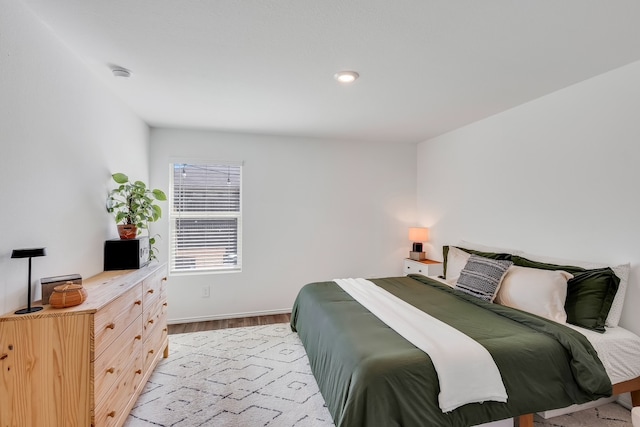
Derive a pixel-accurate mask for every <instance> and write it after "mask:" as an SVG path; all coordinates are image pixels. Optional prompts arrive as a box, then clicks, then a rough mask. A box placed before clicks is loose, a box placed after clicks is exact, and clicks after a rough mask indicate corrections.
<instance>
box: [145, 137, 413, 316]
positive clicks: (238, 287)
mask: <svg viewBox="0 0 640 427" xmlns="http://www.w3.org/2000/svg"><path fill="white" fill-rule="evenodd" d="M415 150H416V146H415V145H404V144H371V143H361V142H350V141H326V140H319V139H310V138H291V137H275V136H259V135H249V134H244V135H243V134H231V133H219V132H207V131H201V132H198V131H181V130H170V129H152V131H151V148H150V151H151V164H150V174H151V182H152V185H153V186H154V187H159V188H163V189H168V185H169V163H170V161H171V159H172V158H178V159H179V158H187V159H189V158H196V159H202V160H210V161H216V160H227V161H243V162H244V168H243V183H242V186H243V187H242V190H243V195H242V201H243V241H242V257H243V271H242V273H228V274H208V275H198V276H193V275H190V276H172V277H170V280H169V287H168V288H169V301H170V304H169V305H170V306H169V319H170V322H174V323H175V322H184V321H187V320H203V319H214V318H224V317H231V316H236V315H238V316H239V315H247V314H260V313H277V312H285V311H289V310H290V309H291V306H292V304H293V301H294V299H295V296H296V295H297V293H298V290H299V289H300V288H301V287H302V286H303V285H305V284H306V283H309V282H312V281H324V280H331V279H333V278H338V277H362V276H364V277H374V276H389V275H401V273H402V258H403V257H406V256H407V254H408V251H409V249H410V242H408V237H407V234H408V227H409V226H411V225H414V221H415V219H416V217H415V213H416V210H415V208H416V199H415V191H416V165H415ZM166 207H167V209H165V211H168V206H166ZM167 219H168V214H166V215H164V218H163V220H162V221H161V222H159V223H156V224H153V228H152V232H159V233H160V234H162V236H163V239H162V240H161V244H162V246H161V247H160V253H161V256H160V257H161V259H166V257H167V250H168V249H167V247H168V222H167ZM202 286H211V297H210V298H202V297H201V289H202Z"/></svg>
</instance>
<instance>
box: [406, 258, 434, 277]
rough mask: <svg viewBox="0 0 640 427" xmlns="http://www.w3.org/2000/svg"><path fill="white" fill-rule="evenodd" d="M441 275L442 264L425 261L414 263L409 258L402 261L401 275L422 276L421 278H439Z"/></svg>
mask: <svg viewBox="0 0 640 427" xmlns="http://www.w3.org/2000/svg"><path fill="white" fill-rule="evenodd" d="M442 273H443V269H442V262H440V261H432V260H430V259H425V260H422V261H415V260H412V259H409V258H405V260H404V268H403V273H402V274H403V275H405V276H406V275H407V274H422V275H423V276H441V275H442Z"/></svg>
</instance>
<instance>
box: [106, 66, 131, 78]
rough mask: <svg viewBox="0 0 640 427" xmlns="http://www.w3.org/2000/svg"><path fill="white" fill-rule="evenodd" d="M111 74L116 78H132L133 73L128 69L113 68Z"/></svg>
mask: <svg viewBox="0 0 640 427" xmlns="http://www.w3.org/2000/svg"><path fill="white" fill-rule="evenodd" d="M111 72H112V73H113V75H114V76H116V77H130V76H131V71H129V70H127V69H126V68H122V67H112V68H111Z"/></svg>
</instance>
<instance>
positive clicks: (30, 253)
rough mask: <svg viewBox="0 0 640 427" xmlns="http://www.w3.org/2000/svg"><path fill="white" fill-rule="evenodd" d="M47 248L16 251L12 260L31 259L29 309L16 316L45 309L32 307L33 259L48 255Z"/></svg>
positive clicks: (20, 311) (28, 286)
mask: <svg viewBox="0 0 640 427" xmlns="http://www.w3.org/2000/svg"><path fill="white" fill-rule="evenodd" d="M45 249H46V248H32V249H14V250H13V252H11V258H29V281H28V282H27V308H23V309H20V310H18V311H16V312H15V314H27V313H34V312H36V311H40V310H42V308H43V307H31V258H33V257H38V256H45V255H47V251H46V250H45Z"/></svg>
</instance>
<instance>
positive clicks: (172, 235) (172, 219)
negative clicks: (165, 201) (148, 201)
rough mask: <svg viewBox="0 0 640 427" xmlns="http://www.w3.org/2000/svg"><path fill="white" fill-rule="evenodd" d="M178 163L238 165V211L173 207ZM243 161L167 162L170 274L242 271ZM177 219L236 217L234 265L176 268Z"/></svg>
mask: <svg viewBox="0 0 640 427" xmlns="http://www.w3.org/2000/svg"><path fill="white" fill-rule="evenodd" d="M180 165H191V166H194V167H197V166H201V167H206V166H214V167H238V168H239V180H240V182H239V191H240V195H239V210H238V212H189V213H187V212H180V211H177V210H176V209H175V205H174V200H175V191H176V186H175V184H176V183H175V181H174V176H175V173H174V170H175V168H176V167H179V166H180ZM243 166H244V165H243V162H230V161H215V160H214V161H202V160H198V161H188V160H184V159H181V160H175V159H174V160H173V161H171V163H170V164H169V184H170V185H169V273H170V274H171V275H192V274H220V273H237V272H241V271H242V192H243V190H242V174H243ZM179 219H204V220H210V219H236V220H237V234H236V249H237V251H236V252H237V258H236V264H235V265H224V264H223V265H219V266H216V267H205V268H197V267H196V268H192V269H185V268H177V267H176V254H177V250H176V246H175V245H176V244H177V242H176V240H177V233H178V231H177V221H178V220H179Z"/></svg>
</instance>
